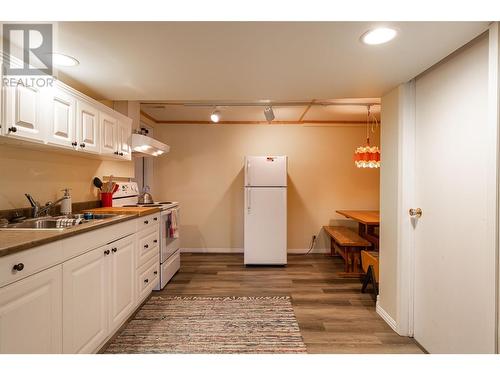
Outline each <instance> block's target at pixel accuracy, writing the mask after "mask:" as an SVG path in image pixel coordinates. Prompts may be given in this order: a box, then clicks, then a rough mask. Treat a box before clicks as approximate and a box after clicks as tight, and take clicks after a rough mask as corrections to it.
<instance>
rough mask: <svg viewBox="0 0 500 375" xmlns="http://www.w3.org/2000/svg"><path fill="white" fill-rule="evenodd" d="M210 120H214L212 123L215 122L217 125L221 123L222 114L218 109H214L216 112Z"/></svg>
mask: <svg viewBox="0 0 500 375" xmlns="http://www.w3.org/2000/svg"><path fill="white" fill-rule="evenodd" d="M210 120H212V122H215V123H217V122H219V120H220V112H219V111H218V110H217V109H214V111H213V112H212V114H211V115H210Z"/></svg>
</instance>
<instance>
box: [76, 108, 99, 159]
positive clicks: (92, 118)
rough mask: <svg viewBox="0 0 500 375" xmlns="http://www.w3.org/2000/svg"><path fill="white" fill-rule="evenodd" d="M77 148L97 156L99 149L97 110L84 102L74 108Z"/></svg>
mask: <svg viewBox="0 0 500 375" xmlns="http://www.w3.org/2000/svg"><path fill="white" fill-rule="evenodd" d="M76 129H77V133H78V134H77V138H78V141H77V142H78V147H79V148H80V150H81V151H85V152H91V153H96V154H98V153H99V152H100V150H101V148H100V139H101V135H100V131H99V129H100V128H99V110H98V109H97V108H95V107H94V106H92V105H91V104H90V103H88V102H87V101H85V100H78V103H77V106H76Z"/></svg>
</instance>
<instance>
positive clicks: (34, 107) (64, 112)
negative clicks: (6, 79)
mask: <svg viewBox="0 0 500 375" xmlns="http://www.w3.org/2000/svg"><path fill="white" fill-rule="evenodd" d="M0 73H1V72H0ZM1 78H2V76H1V74H0V79H1ZM2 99H3V100H2ZM4 121H5V123H3V122H4ZM0 125H1V128H0V136H2V135H3V136H5V137H6V138H4V139H6V140H7V139H10V138H12V139H16V140H23V141H27V142H17V143H18V144H19V145H24V146H27V145H29V143H30V142H37V143H40V144H44V145H48V146H51V147H58V148H64V149H67V150H70V151H71V152H72V151H75V152H84V153H88V154H93V155H95V156H97V157H101V158H103V159H115V160H130V159H131V158H132V155H131V143H130V140H131V135H132V120H131V119H129V118H128V117H126V116H124V115H122V114H121V113H119V112H116V111H114V110H113V109H111V108H109V107H107V106H105V105H104V104H102V103H99V102H97V101H95V100H93V99H91V98H89V97H87V96H85V95H83V94H81V93H79V92H78V91H76V90H74V89H72V88H71V87H69V86H67V85H65V84H63V83H61V82H56V83H55V84H54V87H52V88H44V89H41V90H39V89H38V88H36V87H25V86H22V85H18V86H17V87H2V89H1V90H0ZM7 142H9V141H7Z"/></svg>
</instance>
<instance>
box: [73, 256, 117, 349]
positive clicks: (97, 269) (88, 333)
mask: <svg viewBox="0 0 500 375" xmlns="http://www.w3.org/2000/svg"><path fill="white" fill-rule="evenodd" d="M105 251H106V252H107V253H105ZM110 254H111V251H110V246H107V247H101V248H98V249H96V250H93V251H90V252H88V253H86V254H84V255H81V256H79V257H76V258H74V259H71V260H69V261H67V262H65V263H64V264H63V283H64V291H63V332H64V336H63V350H64V353H92V352H94V351H95V350H96V349H97V348H98V346H99V345H100V344H101V343H102V342H103V341H104V339H105V338H106V337H107V334H108V315H107V312H108V307H107V305H108V293H109V289H108V285H109V282H108V273H107V267H106V265H107V259H106V258H107V257H110V256H111V255H110Z"/></svg>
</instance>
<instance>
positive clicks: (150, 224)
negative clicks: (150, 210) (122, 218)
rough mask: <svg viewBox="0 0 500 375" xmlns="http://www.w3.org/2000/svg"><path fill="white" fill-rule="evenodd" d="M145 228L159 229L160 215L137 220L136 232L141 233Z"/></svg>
mask: <svg viewBox="0 0 500 375" xmlns="http://www.w3.org/2000/svg"><path fill="white" fill-rule="evenodd" d="M147 228H157V229H159V228H160V213H159V212H158V213H156V214H152V215H148V216H144V217H140V218H138V219H137V231H138V232H139V231H142V230H144V229H147Z"/></svg>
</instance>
